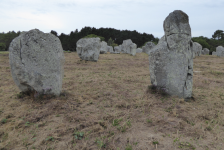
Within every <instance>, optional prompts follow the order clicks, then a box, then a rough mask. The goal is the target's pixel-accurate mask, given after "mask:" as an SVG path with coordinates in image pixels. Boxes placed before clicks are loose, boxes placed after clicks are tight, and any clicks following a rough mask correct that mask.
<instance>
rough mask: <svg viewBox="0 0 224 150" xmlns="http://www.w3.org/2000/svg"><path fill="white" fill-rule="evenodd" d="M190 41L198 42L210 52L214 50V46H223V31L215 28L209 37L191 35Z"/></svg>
mask: <svg viewBox="0 0 224 150" xmlns="http://www.w3.org/2000/svg"><path fill="white" fill-rule="evenodd" d="M192 41H194V42H198V43H199V44H201V46H202V47H203V48H208V49H209V53H210V54H211V53H212V52H213V51H216V47H218V46H223V47H224V31H223V30H216V31H215V32H214V34H213V35H212V38H210V39H209V38H207V37H204V36H199V37H193V38H192Z"/></svg>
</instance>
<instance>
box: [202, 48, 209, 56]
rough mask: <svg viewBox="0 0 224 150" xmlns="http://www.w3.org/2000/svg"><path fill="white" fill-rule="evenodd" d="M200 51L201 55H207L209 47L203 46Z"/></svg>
mask: <svg viewBox="0 0 224 150" xmlns="http://www.w3.org/2000/svg"><path fill="white" fill-rule="evenodd" d="M201 53H202V55H209V49H207V48H204V49H203V50H202V52H201Z"/></svg>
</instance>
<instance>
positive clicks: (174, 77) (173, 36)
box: [149, 10, 193, 99]
mask: <svg viewBox="0 0 224 150" xmlns="http://www.w3.org/2000/svg"><path fill="white" fill-rule="evenodd" d="M163 28H164V31H165V35H164V36H163V37H162V38H161V39H160V41H159V43H158V45H156V46H155V47H154V48H153V49H151V50H150V51H149V71H150V79H151V83H152V85H154V86H156V87H157V88H162V89H163V90H165V91H166V92H167V93H168V94H170V95H176V96H179V97H180V98H185V99H187V98H190V97H191V96H192V85H193V81H192V79H193V44H192V42H191V28H190V25H189V20H188V15H187V14H185V13H184V12H183V11H180V10H176V11H174V12H172V13H170V14H169V16H168V17H166V19H165V21H164V24H163Z"/></svg>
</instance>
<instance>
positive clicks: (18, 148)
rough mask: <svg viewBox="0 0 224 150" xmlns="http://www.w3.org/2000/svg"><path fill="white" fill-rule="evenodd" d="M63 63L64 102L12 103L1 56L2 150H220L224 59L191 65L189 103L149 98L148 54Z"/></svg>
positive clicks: (73, 56)
mask: <svg viewBox="0 0 224 150" xmlns="http://www.w3.org/2000/svg"><path fill="white" fill-rule="evenodd" d="M65 59H66V61H65V65H64V80H63V94H62V95H61V96H60V97H57V98H51V99H48V98H44V99H35V100H33V99H32V98H30V97H23V98H18V97H17V94H19V90H18V88H17V87H16V85H15V84H14V82H13V79H12V77H11V73H10V66H9V60H8V53H0V77H1V78H0V121H1V122H0V149H2V150H12V149H15V150H22V149H29V150H30V149H39V150H52V149H54V150H65V149H68V150H69V149H70V150H72V149H77V150H81V149H83V150H84V149H86V150H90V149H92V150H95V149H111V150H118V149H120V150H124V149H126V150H131V149H133V150H135V149H136V150H137V149H138V150H148V149H149V150H154V149H159V150H162V149H164V150H174V149H185V150H190V149H192V150H193V149H197V150H206V149H209V150H211V149H217V150H218V149H220V150H221V149H223V143H224V112H223V107H224V58H218V57H214V56H200V57H197V58H196V59H194V71H196V72H195V73H194V86H193V96H194V99H192V100H191V101H189V102H184V100H182V99H178V98H176V97H162V96H161V95H158V94H153V93H151V92H149V90H148V86H149V85H151V82H150V75H149V68H148V65H149V64H148V56H147V54H144V53H142V54H137V55H136V56H134V57H132V56H130V55H127V54H102V55H100V58H99V61H98V62H85V61H80V59H79V57H78V56H77V53H65ZM197 71H200V72H197Z"/></svg>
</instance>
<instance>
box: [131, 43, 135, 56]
mask: <svg viewBox="0 0 224 150" xmlns="http://www.w3.org/2000/svg"><path fill="white" fill-rule="evenodd" d="M136 48H137V45H136V44H135V43H132V44H131V45H130V54H131V55H132V56H135V55H136Z"/></svg>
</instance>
